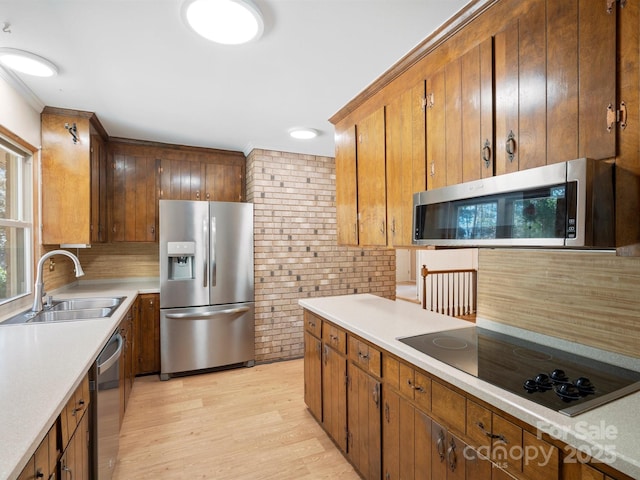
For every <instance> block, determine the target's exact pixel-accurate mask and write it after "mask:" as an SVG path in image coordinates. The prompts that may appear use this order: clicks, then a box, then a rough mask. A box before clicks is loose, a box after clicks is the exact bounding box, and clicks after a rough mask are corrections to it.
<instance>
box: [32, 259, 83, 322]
mask: <svg viewBox="0 0 640 480" xmlns="http://www.w3.org/2000/svg"><path fill="white" fill-rule="evenodd" d="M54 255H66V256H67V257H69V258H70V259H71V260H73V263H74V265H75V267H76V277H81V276H82V275H84V271H83V270H82V267H81V266H80V260H79V259H78V257H76V256H75V255H74V254H73V253H71V252H67V251H66V250H52V251H50V252H47V253H45V254H44V255H42V257H40V261H38V268H37V270H36V272H37V273H36V285H35V288H34V292H33V294H34V298H33V307H31V311H33V312H40V311H42V297H44V296H45V294H46V293H45V291H44V280H43V279H42V270H43V268H44V262H45V261H46V260H47V259H48V258H51V257H53V256H54Z"/></svg>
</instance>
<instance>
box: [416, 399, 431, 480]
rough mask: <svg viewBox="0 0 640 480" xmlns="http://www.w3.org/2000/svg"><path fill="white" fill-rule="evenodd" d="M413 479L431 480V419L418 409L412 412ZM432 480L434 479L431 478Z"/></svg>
mask: <svg viewBox="0 0 640 480" xmlns="http://www.w3.org/2000/svg"><path fill="white" fill-rule="evenodd" d="M414 429H415V430H414V431H415V437H414V438H415V439H414V442H415V443H414V472H415V475H414V478H415V479H416V480H429V479H431V478H432V477H431V461H432V457H431V449H432V445H431V439H432V435H431V430H432V425H431V418H430V417H429V416H428V415H427V414H426V413H424V412H422V411H420V410H419V409H417V408H416V409H415V412H414ZM433 478H434V479H435V478H436V477H433Z"/></svg>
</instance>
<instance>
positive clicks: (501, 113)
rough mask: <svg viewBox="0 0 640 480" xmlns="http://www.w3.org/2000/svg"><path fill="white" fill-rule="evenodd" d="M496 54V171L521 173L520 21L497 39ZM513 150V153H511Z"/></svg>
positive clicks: (495, 42) (497, 172)
mask: <svg viewBox="0 0 640 480" xmlns="http://www.w3.org/2000/svg"><path fill="white" fill-rule="evenodd" d="M494 51H495V65H494V75H495V107H496V108H495V125H496V129H495V134H496V142H495V143H496V149H495V156H494V158H495V171H496V175H501V174H503V173H510V172H516V171H517V170H518V153H519V148H518V144H519V141H518V22H517V20H516V21H515V22H513V23H512V24H510V25H509V26H508V27H507V28H506V29H505V30H503V31H501V32H499V33H497V34H496V35H495V38H494ZM507 149H508V150H509V153H508V152H507Z"/></svg>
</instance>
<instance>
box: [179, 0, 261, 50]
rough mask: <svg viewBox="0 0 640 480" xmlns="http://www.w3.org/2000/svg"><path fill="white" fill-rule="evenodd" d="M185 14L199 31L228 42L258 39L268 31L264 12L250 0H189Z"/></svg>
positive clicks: (184, 8) (206, 35)
mask: <svg viewBox="0 0 640 480" xmlns="http://www.w3.org/2000/svg"><path fill="white" fill-rule="evenodd" d="M183 14H184V18H185V20H186V21H187V23H188V24H189V26H190V27H191V28H192V29H193V30H194V31H195V32H196V33H198V34H199V35H202V36H203V37H204V38H206V39H208V40H211V41H213V42H216V43H222V44H225V45H239V44H242V43H248V42H251V41H253V40H257V39H258V38H260V36H261V35H262V32H263V31H264V21H263V20H262V15H261V14H260V11H259V10H258V8H257V7H256V6H255V5H253V3H251V2H250V1H249V0H188V1H187V2H185V4H184V6H183Z"/></svg>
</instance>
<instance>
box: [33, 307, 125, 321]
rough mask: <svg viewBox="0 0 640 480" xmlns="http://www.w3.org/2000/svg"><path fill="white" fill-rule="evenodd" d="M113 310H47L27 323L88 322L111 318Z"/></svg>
mask: <svg viewBox="0 0 640 480" xmlns="http://www.w3.org/2000/svg"><path fill="white" fill-rule="evenodd" d="M112 313H113V309H111V308H83V309H82V310H45V311H42V312H40V313H39V314H37V315H36V316H34V317H33V318H31V319H29V320H27V323H43V322H68V321H70V320H88V319H90V318H105V317H110V316H111V314H112Z"/></svg>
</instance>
